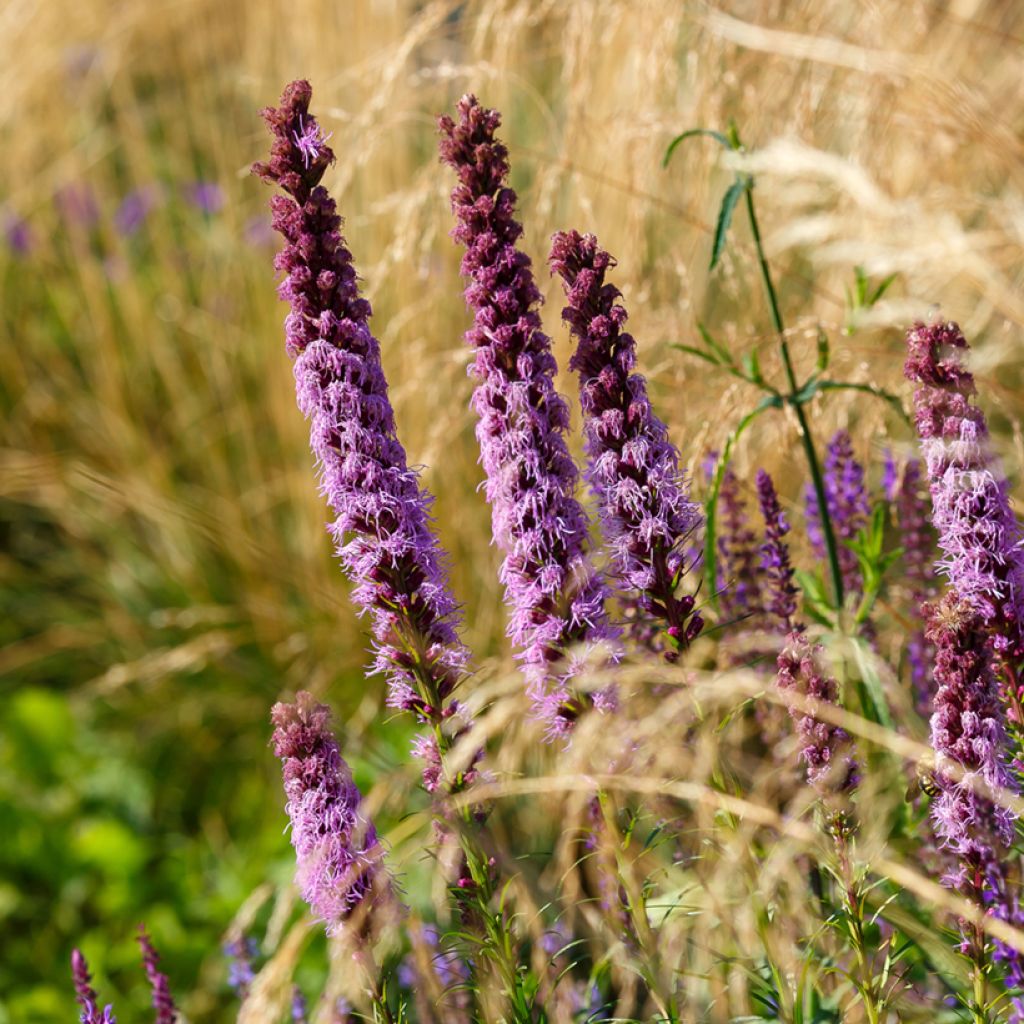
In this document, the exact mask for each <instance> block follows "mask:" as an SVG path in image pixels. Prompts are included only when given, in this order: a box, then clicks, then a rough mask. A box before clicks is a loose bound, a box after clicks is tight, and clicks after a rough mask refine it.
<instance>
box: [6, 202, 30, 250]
mask: <svg viewBox="0 0 1024 1024" xmlns="http://www.w3.org/2000/svg"><path fill="white" fill-rule="evenodd" d="M4 238H5V239H6V241H7V247H8V249H10V250H11V252H12V253H14V255H15V256H27V255H28V254H29V253H30V252H31V251H32V247H33V244H34V242H35V238H34V236H33V234H32V228H31V226H30V225H29V222H28V221H27V220H25V218H24V217H19V216H18V215H17V214H16V213H14V212H13V211H11V210H8V211H7V212H6V213H5V214H4Z"/></svg>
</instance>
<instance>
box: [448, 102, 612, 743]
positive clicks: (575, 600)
mask: <svg viewBox="0 0 1024 1024" xmlns="http://www.w3.org/2000/svg"><path fill="white" fill-rule="evenodd" d="M500 120H501V119H500V116H499V115H498V113H497V112H496V111H494V110H487V109H485V108H484V107H481V106H480V104H479V103H478V102H477V100H476V98H475V97H473V96H465V97H463V99H462V100H460V101H459V105H458V118H457V120H453V119H452V118H450V117H442V118H441V119H440V121H439V127H440V133H441V142H440V151H441V159H442V160H443V161H444V162H445V163H447V164H448V165H449V166H451V167H452V168H453V169H454V170H455V171H456V173H457V175H458V180H459V183H458V184H457V185H456V186H455V188H454V190H453V191H452V209H453V210H454V212H455V216H456V219H457V226H456V227H455V229H454V231H453V232H452V236H453V237H454V238H455V239H456V241H458V242H461V243H462V244H463V245H464V246H465V247H466V254H465V256H464V257H463V259H462V273H463V274H464V275H465V276H466V277H468V278H469V279H470V283H469V286H468V287H467V288H466V291H465V296H466V302H467V304H468V305H469V306H470V307H471V308H472V309H473V311H474V323H473V328H472V329H471V330H470V331H468V332H467V334H466V341H467V342H468V343H469V344H470V345H471V346H472V347H473V349H474V350H475V353H476V358H475V360H474V364H473V370H474V372H475V374H476V376H477V379H478V385H477V388H476V390H475V392H474V394H473V408H474V409H475V410H476V412H477V415H478V417H479V420H478V423H477V429H476V436H477V440H478V441H479V443H480V453H481V461H482V463H483V466H484V470H485V472H486V474H487V484H486V492H487V499H488V501H489V503H490V505H491V514H492V524H493V531H494V538H495V540H496V542H497V543H498V545H499V546H500V547H501V549H502V550H503V551H504V552H505V560H504V562H503V564H502V569H501V580H502V582H503V584H504V585H505V596H506V601H507V603H508V605H509V606H510V608H511V622H510V625H509V635H510V637H511V638H512V641H513V643H514V645H515V646H516V648H518V651H519V658H520V660H521V661H522V662H523V665H524V669H525V673H526V677H527V684H528V690H529V693H530V697H531V699H532V701H533V703H534V706H535V708H536V710H537V712H538V714H539V716H540V717H541V718H542V719H543V720H544V721H545V722H546V723H547V725H548V728H549V732H550V733H551V734H552V735H558V734H565V733H568V732H569V731H570V730H571V728H572V725H573V723H574V721H575V720H576V718H577V717H578V716H579V714H580V712H581V711H582V710H583V707H584V702H583V700H582V698H581V696H580V695H579V694H577V693H575V692H574V690H573V687H572V678H573V676H574V675H575V674H576V672H577V667H576V664H574V658H573V657H572V656H570V654H569V651H570V648H572V647H574V646H577V645H579V646H581V647H582V648H583V650H584V653H585V652H586V649H587V648H588V647H590V646H592V645H594V644H596V643H599V642H602V641H613V640H614V639H615V637H616V631H615V630H614V629H613V628H612V627H611V626H610V625H609V622H608V619H607V614H606V611H605V598H606V588H605V585H604V583H603V581H602V580H601V578H600V576H599V575H598V574H597V573H596V572H595V570H594V568H593V567H592V566H591V564H590V562H589V561H588V559H587V558H586V556H585V554H584V549H585V545H586V540H587V528H588V524H587V517H586V514H585V513H584V511H583V508H582V507H581V506H580V504H579V502H578V501H577V500H576V498H575V497H574V491H575V487H576V478H577V470H576V466H575V464H574V463H573V460H572V456H571V455H570V454H569V449H568V446H567V444H566V440H565V432H566V429H567V428H568V425H569V409H568V406H567V405H566V402H565V400H564V399H563V398H562V396H561V395H559V394H558V392H557V391H556V390H555V384H554V375H555V371H556V365H555V359H554V356H553V355H552V353H551V341H550V339H549V338H548V337H547V335H545V334H544V333H543V332H542V331H541V322H540V315H539V314H538V312H537V307H538V305H539V304H540V301H541V295H540V292H539V290H538V289H537V285H536V283H535V282H534V278H533V272H532V270H531V266H530V259H529V257H528V256H527V255H526V254H525V253H523V252H521V251H520V250H518V249H517V248H516V242H517V240H518V239H519V237H520V235H521V234H522V228H521V227H520V225H519V223H518V222H517V221H516V219H515V205H516V194H515V192H514V191H513V190H512V189H510V188H508V187H507V186H506V184H505V182H506V180H507V177H508V170H509V167H508V151H507V150H506V148H505V146H504V145H503V144H502V143H501V142H499V141H498V140H497V139H496V138H495V134H494V133H495V131H496V130H497V128H498V125H499V123H500ZM592 697H593V700H594V703H595V704H597V705H598V706H609V705H610V704H612V700H613V699H612V697H611V695H610V694H595V695H592Z"/></svg>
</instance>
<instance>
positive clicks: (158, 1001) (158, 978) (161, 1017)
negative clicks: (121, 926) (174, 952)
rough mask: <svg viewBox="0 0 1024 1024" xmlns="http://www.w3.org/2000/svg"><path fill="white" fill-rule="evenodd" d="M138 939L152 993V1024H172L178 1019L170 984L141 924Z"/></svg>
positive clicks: (158, 956)
mask: <svg viewBox="0 0 1024 1024" xmlns="http://www.w3.org/2000/svg"><path fill="white" fill-rule="evenodd" d="M138 939H139V948H140V949H141V950H142V966H143V967H144V968H145V969H146V978H147V979H148V981H149V987H150V990H151V991H152V993H153V1009H154V1010H156V1017H154V1018H153V1020H154V1024H174V1022H175V1021H176V1020H177V1019H178V1011H177V1009H176V1007H175V1005H174V998H173V997H172V996H171V988H170V984H169V983H168V980H167V975H166V974H164V973H163V971H161V970H160V967H159V964H160V954H159V953H157V951H156V948H155V947H154V946H153V943H152V941H151V940H150V938H149V936H148V935H147V934H146V929H145V926H144V925H141V924H140V925H139V935H138Z"/></svg>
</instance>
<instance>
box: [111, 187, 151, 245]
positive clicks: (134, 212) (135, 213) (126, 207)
mask: <svg viewBox="0 0 1024 1024" xmlns="http://www.w3.org/2000/svg"><path fill="white" fill-rule="evenodd" d="M159 195H160V193H159V190H158V189H157V188H156V186H155V185H143V186H142V187H141V188H137V189H133V190H132V191H131V192H129V193H128V195H126V196H125V197H124V199H122V200H121V202H120V204H119V206H118V207H117V210H116V211H115V212H114V227H115V228H117V231H118V233H119V234H121V235H123V236H124V237H125V238H127V237H129V236H131V235H134V234H135V232H136V231H138V230H139V228H141V227H142V225H143V224H145V222H146V218H147V217H148V216H149V214H150V213H151V212H152V210H153V208H154V207H155V206H156V204H157V201H158V200H159Z"/></svg>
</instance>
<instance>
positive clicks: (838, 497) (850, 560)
mask: <svg viewBox="0 0 1024 1024" xmlns="http://www.w3.org/2000/svg"><path fill="white" fill-rule="evenodd" d="M824 485H825V501H826V504H827V506H828V514H829V518H830V519H831V520H832V528H833V530H834V531H835V535H836V542H837V543H838V545H839V550H838V552H837V554H838V556H839V569H840V572H841V573H842V576H843V589H844V590H845V591H846V592H847V593H848V594H859V593H860V592H861V589H862V581H861V577H860V566H859V565H858V563H857V556H856V555H855V554H854V553H853V552H852V551H851V550H850V549H849V548H848V547H847V546H846V545H845V544H844V543H843V542H844V541H851V540H853V539H854V537H856V536H857V534H858V532H859V531H860V530H861V529H862V528H863V527H864V526H866V525H867V521H868V513H869V512H870V508H869V506H868V496H867V491H866V489H865V487H864V467H863V466H862V465H861V464H860V463H859V462H858V461H857V460H856V459H855V458H854V455H853V441H852V440H851V439H850V435H849V433H848V432H847V431H845V430H837V431H836V432H835V434H833V435H832V440H831V441H829V443H828V447H827V449H826V451H825V472H824ZM804 503H805V505H806V509H807V536H808V539H809V540H810V542H811V548H812V549H813V551H814V554H815V555H816V556H817V557H818V558H819V559H821V560H822V561H824V560H825V558H826V557H827V552H826V550H825V534H824V532H823V531H822V527H821V511H820V510H819V508H818V502H817V498H816V496H815V494H814V488H813V487H812V486H811V485H810V484H808V485H807V489H806V491H805V493H804Z"/></svg>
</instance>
